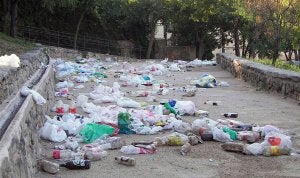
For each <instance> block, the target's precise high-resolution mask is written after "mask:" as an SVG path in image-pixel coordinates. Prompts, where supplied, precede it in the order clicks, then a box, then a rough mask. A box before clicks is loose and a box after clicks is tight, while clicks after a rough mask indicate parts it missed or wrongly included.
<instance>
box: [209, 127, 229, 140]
mask: <svg viewBox="0 0 300 178" xmlns="http://www.w3.org/2000/svg"><path fill="white" fill-rule="evenodd" d="M211 130H212V133H213V138H214V140H216V141H219V142H231V141H232V140H231V138H230V135H229V134H227V133H225V132H223V131H222V130H221V129H219V128H217V127H212V129H211Z"/></svg>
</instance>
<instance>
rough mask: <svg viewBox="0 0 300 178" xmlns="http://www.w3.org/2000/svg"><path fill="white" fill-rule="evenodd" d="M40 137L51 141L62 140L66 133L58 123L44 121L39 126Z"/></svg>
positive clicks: (64, 138) (65, 137)
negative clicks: (41, 125) (40, 126)
mask: <svg viewBox="0 0 300 178" xmlns="http://www.w3.org/2000/svg"><path fill="white" fill-rule="evenodd" d="M41 137H42V138H44V139H46V140H50V141H53V142H62V141H64V140H66V139H67V134H66V132H65V131H64V130H63V129H61V128H60V127H59V126H58V125H55V124H51V123H49V122H46V123H45V124H44V126H43V127H42V128H41Z"/></svg>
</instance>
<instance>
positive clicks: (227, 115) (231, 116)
mask: <svg viewBox="0 0 300 178" xmlns="http://www.w3.org/2000/svg"><path fill="white" fill-rule="evenodd" d="M223 116H224V117H230V118H237V117H238V113H225V114H223Z"/></svg>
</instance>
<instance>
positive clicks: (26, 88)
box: [21, 86, 31, 96]
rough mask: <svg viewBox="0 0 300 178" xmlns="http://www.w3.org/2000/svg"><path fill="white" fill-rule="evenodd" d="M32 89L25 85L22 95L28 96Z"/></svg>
mask: <svg viewBox="0 0 300 178" xmlns="http://www.w3.org/2000/svg"><path fill="white" fill-rule="evenodd" d="M30 91H31V90H30V89H29V88H28V87H26V86H23V87H22V89H21V96H28V95H29V93H30Z"/></svg>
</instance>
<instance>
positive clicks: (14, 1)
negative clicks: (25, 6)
mask: <svg viewBox="0 0 300 178" xmlns="http://www.w3.org/2000/svg"><path fill="white" fill-rule="evenodd" d="M10 17H11V20H10V36H12V37H16V36H17V22H18V0H11V6H10Z"/></svg>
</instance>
